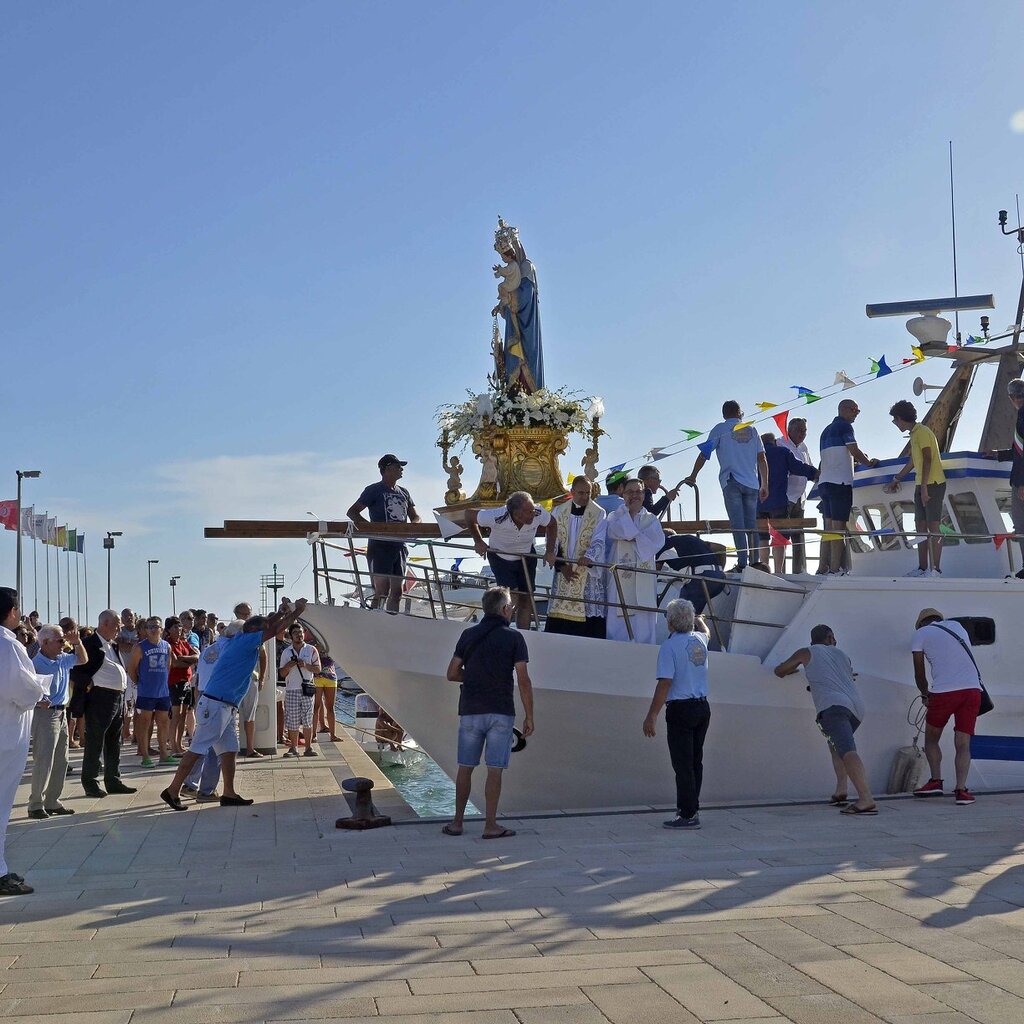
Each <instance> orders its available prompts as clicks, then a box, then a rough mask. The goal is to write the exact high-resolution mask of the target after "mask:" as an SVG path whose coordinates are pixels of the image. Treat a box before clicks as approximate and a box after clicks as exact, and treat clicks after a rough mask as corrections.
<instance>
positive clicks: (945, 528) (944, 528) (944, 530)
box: [939, 523, 956, 537]
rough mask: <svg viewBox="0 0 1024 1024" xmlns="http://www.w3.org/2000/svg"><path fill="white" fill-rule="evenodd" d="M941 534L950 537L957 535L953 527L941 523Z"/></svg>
mask: <svg viewBox="0 0 1024 1024" xmlns="http://www.w3.org/2000/svg"><path fill="white" fill-rule="evenodd" d="M939 533H943V534H945V535H946V536H947V537H949V536H952V535H953V534H955V533H956V530H954V529H953V527H952V526H948V525H947V524H946V523H939Z"/></svg>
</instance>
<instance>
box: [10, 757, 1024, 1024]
mask: <svg viewBox="0 0 1024 1024" xmlns="http://www.w3.org/2000/svg"><path fill="white" fill-rule="evenodd" d="M325 754H326V756H325V757H324V758H322V759H319V760H313V759H309V760H302V761H299V762H294V761H292V762H283V761H281V760H274V761H269V760H265V761H261V762H258V763H255V764H247V765H244V766H243V767H242V768H241V769H240V771H239V783H238V785H239V789H240V791H242V792H244V793H247V794H249V795H252V796H254V797H255V798H256V799H257V803H256V804H255V805H254V806H253V807H251V808H244V809H228V808H224V809H222V808H220V807H219V806H217V805H213V804H207V805H203V806H199V807H197V806H192V807H190V809H189V811H188V812H187V813H179V814H175V813H173V812H171V811H169V810H165V809H163V807H162V805H160V803H159V799H158V793H159V791H160V789H161V788H162V787H163V786H164V785H166V781H167V778H168V773H165V772H157V773H147V774H144V773H142V772H141V770H138V769H134V768H129V769H128V771H127V773H126V775H127V777H129V778H131V780H132V781H133V782H137V783H139V785H140V790H139V792H138V793H137V794H135V795H134V796H123V797H122V796H111V797H108V798H106V799H104V800H92V799H88V798H85V797H83V796H81V795H80V794H81V790H80V788H79V786H78V785H77V783H76V777H75V776H72V777H71V779H69V783H68V787H67V791H66V795H67V799H66V803H67V804H68V806H70V807H73V808H74V809H75V810H76V811H77V812H78V813H76V814H75V815H74V817H66V818H53V819H50V820H48V821H45V822H35V821H29V820H28V819H26V817H25V802H26V796H27V787H26V786H25V785H23V786H22V789H21V790H20V791H19V800H18V803H17V805H16V807H15V816H14V820H13V822H12V825H11V829H10V835H9V842H8V851H9V853H8V855H9V860H10V861H11V864H12V866H13V868H14V870H16V871H20V872H21V873H22V874H24V875H25V876H26V877H27V878H28V880H29V881H30V882H31V883H32V884H33V885H35V887H36V894H35V895H34V896H30V897H23V898H14V899H7V900H0V1021H3V1022H6V1021H11V1022H18V1024H42V1022H44V1021H47V1022H52V1024H206V1022H231V1021H240V1022H251V1024H259V1022H271V1021H297V1020H304V1021H315V1022H318V1024H322V1022H326V1021H333V1020H339V1021H340V1020H344V1021H347V1022H349V1024H358V1022H360V1021H374V1022H376V1024H387V1022H398V1021H402V1022H408V1024H414V1022H415V1024H607V1022H611V1024H634V1022H635V1024H648V1022H656V1024H694V1022H697V1021H704V1022H718V1021H722V1022H729V1024H753V1022H768V1021H777V1022H783V1021H791V1022H793V1024H871V1022H877V1021H887V1022H890V1024H966V1022H969V1021H976V1022H979V1024H1021V1022H1024V964H1022V963H1021V961H1022V960H1024V841H1022V835H1021V828H1020V817H1021V814H1022V812H1024V796H1018V795H1000V796H994V795H993V796H985V795H981V796H980V797H979V799H978V802H977V804H975V805H974V806H973V807H964V808H958V807H956V806H954V804H953V802H952V800H951V799H944V800H929V801H914V800H912V799H901V800H893V801H887V802H884V803H882V805H881V811H880V813H879V815H878V817H877V818H857V819H850V818H843V817H840V816H839V815H838V814H837V813H836V812H835V811H834V810H832V809H829V808H828V807H826V806H824V805H819V806H801V807H757V808H731V809H720V810H715V809H709V810H707V811H705V812H704V814H703V819H704V828H703V829H702V830H701V831H699V832H692V833H685V834H680V833H678V832H673V831H668V830H666V829H663V828H662V827H661V823H662V821H663V820H664V818H665V815H664V814H652V813H636V814H615V815H592V816H589V817H568V816H564V817H552V818H543V819H541V818H537V819H527V820H519V821H509V822H508V824H509V826H510V827H513V828H516V829H517V830H518V835H517V836H516V837H515V838H512V839H506V840H501V841H495V842H488V841H484V840H482V839H481V838H480V831H481V826H480V823H479V822H473V823H470V824H469V825H468V827H467V829H466V835H465V836H463V837H461V838H458V839H453V838H449V837H447V836H444V835H442V834H441V832H440V828H439V826H438V824H437V823H412V824H401V825H397V826H395V827H393V828H389V829H382V830H379V831H374V832H367V833H347V832H339V831H337V830H335V828H334V819H335V818H337V817H339V816H341V815H345V814H347V813H348V811H347V807H346V805H345V803H344V800H343V798H342V796H341V790H340V787H339V782H340V779H342V778H344V777H345V775H346V773H347V768H346V766H345V764H344V762H343V761H342V760H341V754H340V753H339V750H338V748H332V747H330V746H327V747H326V749H325ZM127 760H128V761H129V762H130V763H131V762H134V760H135V759H134V758H128V759H127ZM822 781H823V783H827V782H828V779H827V778H826V777H824V776H823V779H822ZM388 799H389V800H392V802H393V806H392V807H389V810H391V809H393V810H395V811H396V815H397V816H401V814H402V808H401V805H400V802H397V801H393V799H392V798H391V797H388Z"/></svg>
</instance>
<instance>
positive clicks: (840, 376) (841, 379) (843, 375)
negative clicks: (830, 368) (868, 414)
mask: <svg viewBox="0 0 1024 1024" xmlns="http://www.w3.org/2000/svg"><path fill="white" fill-rule="evenodd" d="M833 384H842V385H843V390H844V391H849V390H850V388H855V387H856V386H857V382H856V381H855V380H854V379H853V378H852V377H851V376H850V375H849V374H847V372H846V371H845V370H840V371H839V372H838V373H837V374H836V379H835V380H834V381H833Z"/></svg>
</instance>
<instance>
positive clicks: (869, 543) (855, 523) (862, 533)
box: [849, 505, 875, 555]
mask: <svg viewBox="0 0 1024 1024" xmlns="http://www.w3.org/2000/svg"><path fill="white" fill-rule="evenodd" d="M873 529H874V527H873V526H872V525H871V521H870V520H869V519H868V517H867V516H866V515H865V514H864V513H863V512H862V511H861V510H860V509H859V508H857V507H856V505H855V506H854V507H853V508H852V509H851V510H850V522H849V530H850V547H851V548H853V550H854V551H855V552H856V553H857V554H858V555H863V554H864V553H865V552H867V551H871V550H873V549H874V546H875V544H874V538H873V537H869V536H868V534H869V533H870V532H871V531H872V530H873Z"/></svg>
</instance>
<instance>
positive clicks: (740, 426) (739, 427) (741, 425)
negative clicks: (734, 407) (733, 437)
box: [732, 420, 754, 432]
mask: <svg viewBox="0 0 1024 1024" xmlns="http://www.w3.org/2000/svg"><path fill="white" fill-rule="evenodd" d="M753 425H754V421H753V420H747V421H746V422H745V423H737V424H736V426H735V427H733V428H732V429H733V431H734V432H735V431H737V430H745V429H746V428H747V427H752V426H753Z"/></svg>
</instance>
